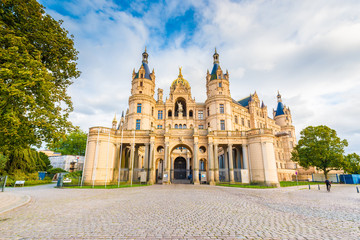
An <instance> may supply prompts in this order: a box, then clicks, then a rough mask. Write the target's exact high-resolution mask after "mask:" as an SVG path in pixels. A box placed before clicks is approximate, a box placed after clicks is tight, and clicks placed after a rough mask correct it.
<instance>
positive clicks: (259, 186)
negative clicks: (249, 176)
mask: <svg viewBox="0 0 360 240" xmlns="http://www.w3.org/2000/svg"><path fill="white" fill-rule="evenodd" d="M216 186H221V187H237V188H275V187H274V186H262V185H251V184H241V183H235V184H229V183H218V184H216Z"/></svg>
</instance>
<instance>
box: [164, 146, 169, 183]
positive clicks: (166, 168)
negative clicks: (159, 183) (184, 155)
mask: <svg viewBox="0 0 360 240" xmlns="http://www.w3.org/2000/svg"><path fill="white" fill-rule="evenodd" d="M164 163H165V173H166V174H167V175H168V180H167V181H163V184H164V183H165V184H169V183H170V167H171V165H170V153H169V142H165V159H164ZM163 174H164V173H163Z"/></svg>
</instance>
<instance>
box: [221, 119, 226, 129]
mask: <svg viewBox="0 0 360 240" xmlns="http://www.w3.org/2000/svg"><path fill="white" fill-rule="evenodd" d="M220 129H221V130H225V120H220Z"/></svg>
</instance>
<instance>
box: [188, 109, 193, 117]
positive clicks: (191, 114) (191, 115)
mask: <svg viewBox="0 0 360 240" xmlns="http://www.w3.org/2000/svg"><path fill="white" fill-rule="evenodd" d="M189 117H191V118H192V117H193V111H192V110H190V111H189Z"/></svg>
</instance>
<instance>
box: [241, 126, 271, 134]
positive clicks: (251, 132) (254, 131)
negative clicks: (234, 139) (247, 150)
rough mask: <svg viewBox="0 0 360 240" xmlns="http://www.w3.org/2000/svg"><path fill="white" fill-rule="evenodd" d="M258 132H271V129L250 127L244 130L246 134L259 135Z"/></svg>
mask: <svg viewBox="0 0 360 240" xmlns="http://www.w3.org/2000/svg"><path fill="white" fill-rule="evenodd" d="M260 134H272V130H271V129H267V128H264V129H262V128H261V129H252V130H249V131H247V132H246V136H253V135H260Z"/></svg>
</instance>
